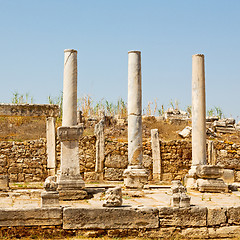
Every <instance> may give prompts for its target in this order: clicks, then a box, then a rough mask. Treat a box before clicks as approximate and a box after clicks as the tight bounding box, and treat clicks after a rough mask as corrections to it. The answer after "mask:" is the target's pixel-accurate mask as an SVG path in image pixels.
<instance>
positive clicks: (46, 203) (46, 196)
mask: <svg viewBox="0 0 240 240" xmlns="http://www.w3.org/2000/svg"><path fill="white" fill-rule="evenodd" d="M57 187H58V183H57V182H56V177H54V176H50V177H48V178H47V179H46V180H45V182H44V188H45V191H44V192H42V193H41V207H59V193H58V191H57Z"/></svg>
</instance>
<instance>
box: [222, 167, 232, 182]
mask: <svg viewBox="0 0 240 240" xmlns="http://www.w3.org/2000/svg"><path fill="white" fill-rule="evenodd" d="M221 178H222V179H223V181H224V182H225V183H227V184H230V183H234V170H231V169H223V175H222V177H221Z"/></svg>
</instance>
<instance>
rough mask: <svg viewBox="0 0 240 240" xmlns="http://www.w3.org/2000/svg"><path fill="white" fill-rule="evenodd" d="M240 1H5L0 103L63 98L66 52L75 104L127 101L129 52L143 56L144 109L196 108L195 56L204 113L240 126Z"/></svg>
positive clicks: (0, 21)
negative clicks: (201, 59) (201, 62)
mask: <svg viewBox="0 0 240 240" xmlns="http://www.w3.org/2000/svg"><path fill="white" fill-rule="evenodd" d="M239 12H240V1H239V0H231V1H229V0H211V1H209V0H181V1H180V0H168V1H167V0H41V1H40V0H39V1H37V0H35V1H33V0H21V1H19V0H9V1H6V0H0V33H1V35H0V50H1V57H0V82H1V87H0V102H4V103H11V101H12V98H13V94H14V93H15V92H17V93H19V94H24V95H25V94H26V93H28V94H29V95H30V96H32V97H33V99H34V103H48V96H51V97H52V98H55V97H57V96H60V95H61V92H62V88H63V60H64V49H69V48H72V49H76V50H77V51H78V97H79V98H80V97H83V96H87V95H89V96H91V98H92V99H93V100H94V101H95V102H98V101H100V100H101V99H103V98H104V99H106V100H108V101H110V102H117V100H118V99H119V98H122V99H124V100H125V101H127V71H128V69H127V67H128V63H127V61H128V51H130V50H139V51H141V54H142V89H143V90H142V91H143V107H146V106H147V104H148V102H154V100H156V101H157V103H158V107H159V108H160V106H161V105H164V108H168V107H170V102H171V101H172V102H175V101H177V102H178V103H179V106H180V108H181V109H183V110H185V109H186V107H187V106H189V105H191V78H192V55H194V54H198V53H201V54H204V55H205V67H206V69H205V72H206V75H205V77H206V104H207V110H209V109H211V108H214V107H219V108H221V110H222V112H223V113H224V115H225V116H226V117H234V118H235V119H236V120H238V121H239V120H240V117H239V116H240V108H239V98H238V95H239V90H240V58H239V56H240V30H239V24H240V14H239Z"/></svg>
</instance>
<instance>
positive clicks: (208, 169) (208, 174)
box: [196, 165, 223, 179]
mask: <svg viewBox="0 0 240 240" xmlns="http://www.w3.org/2000/svg"><path fill="white" fill-rule="evenodd" d="M196 174H197V176H198V177H199V178H207V179H210V178H219V177H221V176H222V174H223V168H222V167H221V166H216V165H199V166H197V168H196Z"/></svg>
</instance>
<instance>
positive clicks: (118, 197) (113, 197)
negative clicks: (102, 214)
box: [103, 187, 122, 207]
mask: <svg viewBox="0 0 240 240" xmlns="http://www.w3.org/2000/svg"><path fill="white" fill-rule="evenodd" d="M119 206H122V188H121V187H115V188H109V189H108V190H107V191H106V194H105V201H104V203H103V207H119Z"/></svg>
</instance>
